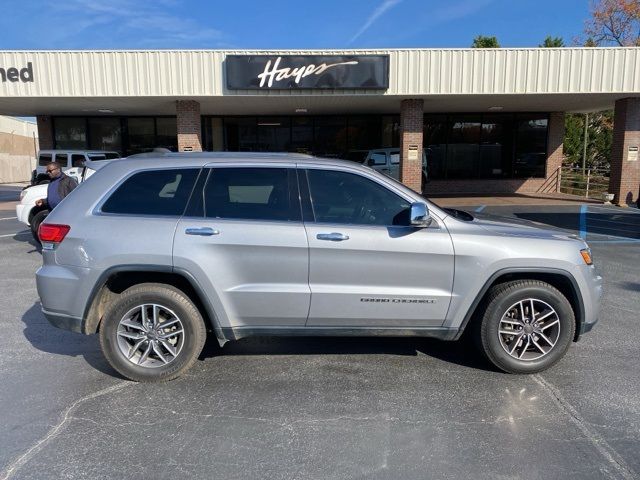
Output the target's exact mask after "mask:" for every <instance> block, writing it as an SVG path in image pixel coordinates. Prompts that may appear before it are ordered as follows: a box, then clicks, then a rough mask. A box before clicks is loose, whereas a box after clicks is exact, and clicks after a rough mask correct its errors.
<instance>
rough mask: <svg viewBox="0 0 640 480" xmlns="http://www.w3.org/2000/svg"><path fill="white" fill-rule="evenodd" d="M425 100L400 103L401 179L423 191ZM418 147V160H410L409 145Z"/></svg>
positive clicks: (413, 187) (418, 190)
mask: <svg viewBox="0 0 640 480" xmlns="http://www.w3.org/2000/svg"><path fill="white" fill-rule="evenodd" d="M423 105H424V101H423V100H403V101H402V103H401V104H400V181H401V182H402V183H404V184H405V185H406V186H407V187H409V188H411V189H412V190H415V191H416V192H421V191H422V124H423V116H424V112H423ZM410 145H416V146H417V147H418V157H417V159H416V160H409V146H410Z"/></svg>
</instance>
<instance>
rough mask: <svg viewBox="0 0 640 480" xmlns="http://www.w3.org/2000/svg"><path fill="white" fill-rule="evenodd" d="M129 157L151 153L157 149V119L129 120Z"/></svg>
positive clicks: (127, 149)
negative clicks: (135, 154)
mask: <svg viewBox="0 0 640 480" xmlns="http://www.w3.org/2000/svg"><path fill="white" fill-rule="evenodd" d="M127 136H128V140H129V141H128V144H127V148H126V149H125V150H126V152H127V155H132V154H134V153H143V152H150V151H151V150H153V149H154V148H155V147H156V141H155V140H156V139H155V136H156V135H155V119H154V118H152V117H141V118H136V117H133V118H128V119H127Z"/></svg>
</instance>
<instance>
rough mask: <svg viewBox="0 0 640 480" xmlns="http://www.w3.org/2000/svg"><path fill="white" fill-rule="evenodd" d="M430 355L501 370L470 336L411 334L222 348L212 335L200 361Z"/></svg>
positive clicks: (253, 341)
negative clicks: (246, 357)
mask: <svg viewBox="0 0 640 480" xmlns="http://www.w3.org/2000/svg"><path fill="white" fill-rule="evenodd" d="M420 354H422V355H426V356H429V357H432V358H436V359H439V360H442V361H444V362H447V363H452V364H456V365H460V366H463V367H467V368H473V369H477V370H484V371H491V372H497V371H498V370H497V369H496V368H495V367H493V365H491V364H490V363H489V362H488V361H487V360H486V359H485V358H484V357H483V356H482V355H481V354H480V352H478V350H477V349H476V348H475V347H474V345H472V343H471V342H470V341H469V339H467V338H464V337H463V339H461V340H459V341H455V342H454V341H450V342H449V341H442V340H437V339H434V338H424V337H411V338H406V337H403V338H397V337H251V338H243V339H241V340H237V341H232V342H228V343H227V344H225V346H224V347H223V348H222V349H221V348H220V347H219V346H218V342H217V340H216V339H215V338H214V337H213V335H210V336H209V338H208V339H207V343H206V344H205V348H204V349H203V351H202V354H201V355H200V360H204V359H206V358H209V357H213V356H218V355H224V356H232V355H345V356H350V355H402V356H405V355H406V356H416V355H420Z"/></svg>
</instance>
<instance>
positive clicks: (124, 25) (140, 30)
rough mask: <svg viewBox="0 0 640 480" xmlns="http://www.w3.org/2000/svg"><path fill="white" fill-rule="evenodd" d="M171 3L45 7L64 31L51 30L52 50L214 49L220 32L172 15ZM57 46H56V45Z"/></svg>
mask: <svg viewBox="0 0 640 480" xmlns="http://www.w3.org/2000/svg"><path fill="white" fill-rule="evenodd" d="M175 5H176V4H175V1H174V0H155V1H154V0H110V1H108V2H106V1H100V0H70V1H69V0H68V1H65V2H59V1H51V2H48V3H47V7H49V8H50V9H51V13H52V15H54V16H55V17H57V19H58V23H59V22H60V21H63V22H64V23H62V24H64V25H65V28H62V29H54V30H55V34H54V36H53V37H52V38H50V40H51V43H52V48H59V47H66V48H78V47H79V48H138V47H143V48H145V47H146V48H153V47H155V48H173V47H177V48H179V47H185V46H187V47H192V48H193V47H198V48H206V47H217V46H218V43H219V42H220V41H221V40H222V39H223V38H224V34H223V32H222V31H220V30H218V29H216V28H212V27H211V26H209V25H203V24H202V23H201V21H199V20H196V19H194V18H189V17H185V16H182V15H179V14H178V15H176V14H173V13H172V12H171V11H169V10H168V9H170V8H171V7H174V6H175ZM56 43H57V44H59V45H55V44H56Z"/></svg>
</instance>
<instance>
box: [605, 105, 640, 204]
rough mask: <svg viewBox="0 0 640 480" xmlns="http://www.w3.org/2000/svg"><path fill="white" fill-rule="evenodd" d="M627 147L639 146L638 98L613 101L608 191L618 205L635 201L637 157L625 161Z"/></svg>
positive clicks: (638, 170)
mask: <svg viewBox="0 0 640 480" xmlns="http://www.w3.org/2000/svg"><path fill="white" fill-rule="evenodd" d="M629 147H640V98H623V99H620V100H617V101H616V106H615V114H614V117H613V144H612V145H611V177H610V179H609V193H613V194H614V195H615V197H614V200H613V201H614V203H617V204H618V205H631V204H637V202H638V190H639V189H640V160H637V161H635V162H630V161H628V160H627V156H628V152H629Z"/></svg>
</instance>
